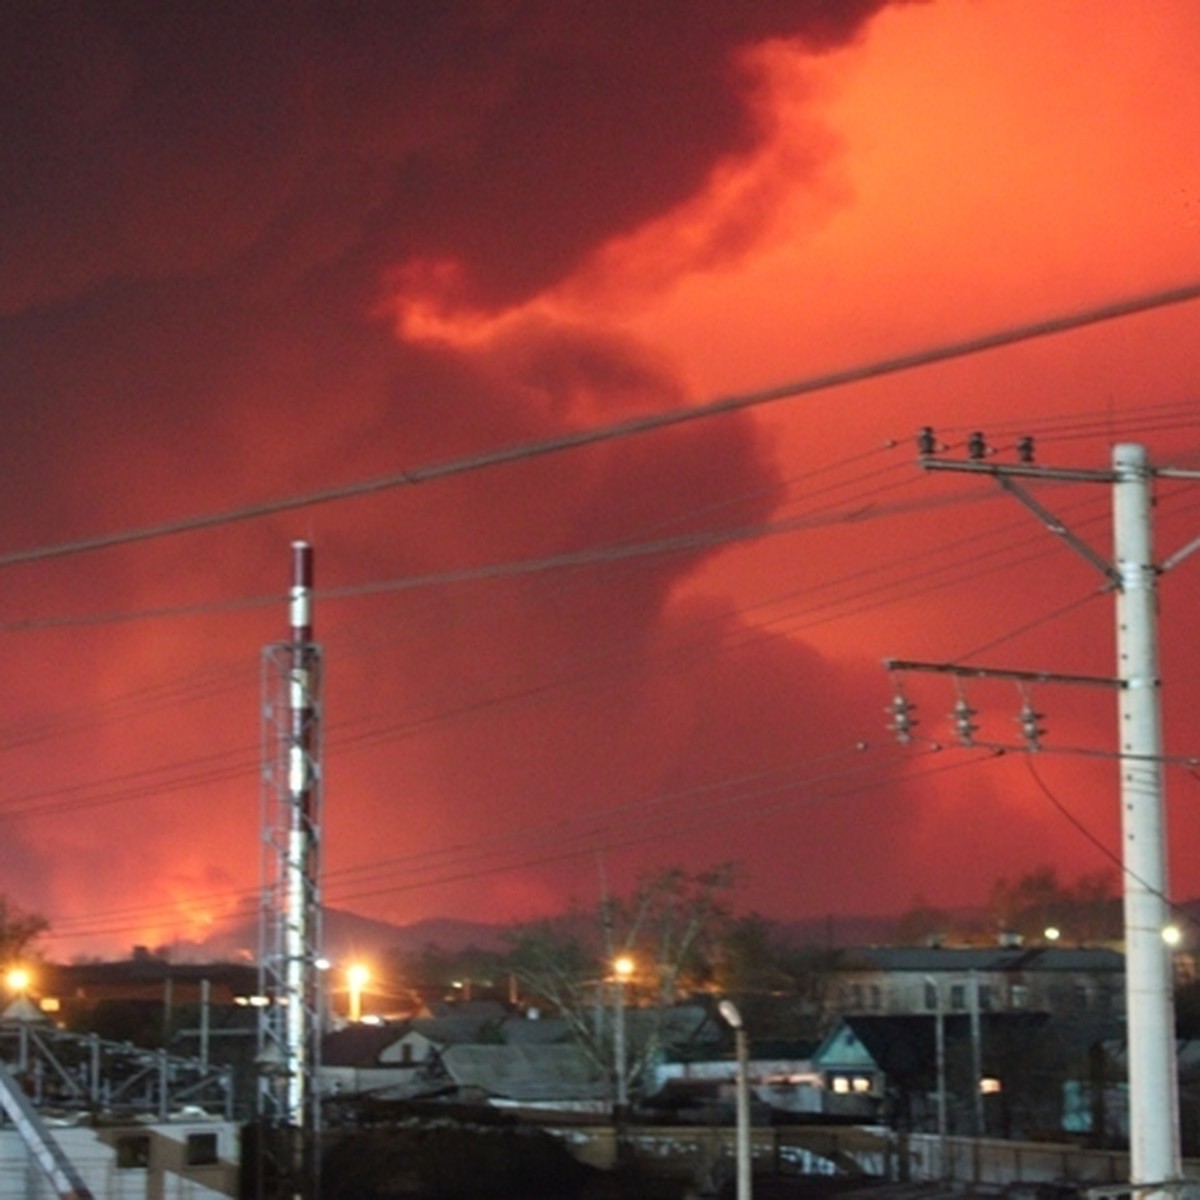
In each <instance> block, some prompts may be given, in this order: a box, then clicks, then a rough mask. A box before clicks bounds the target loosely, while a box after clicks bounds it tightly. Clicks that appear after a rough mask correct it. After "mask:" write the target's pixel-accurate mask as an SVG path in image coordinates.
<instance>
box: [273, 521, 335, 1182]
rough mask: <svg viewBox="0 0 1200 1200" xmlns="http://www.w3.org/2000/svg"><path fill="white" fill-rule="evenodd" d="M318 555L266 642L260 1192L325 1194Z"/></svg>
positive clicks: (296, 565) (298, 573)
mask: <svg viewBox="0 0 1200 1200" xmlns="http://www.w3.org/2000/svg"><path fill="white" fill-rule="evenodd" d="M312 589H313V552H312V547H311V546H310V545H309V544H308V543H307V542H293V543H292V585H291V593H290V599H289V610H288V617H289V628H290V637H289V639H288V640H287V641H286V642H278V643H273V644H270V645H267V646H265V647H264V648H263V657H262V877H263V897H262V911H261V920H260V929H259V971H260V979H261V988H260V991H261V993H262V999H263V1007H262V1009H261V1016H260V1021H259V1030H258V1038H259V1043H258V1061H259V1066H260V1082H259V1116H260V1125H261V1134H262V1136H261V1141H260V1163H261V1164H262V1165H261V1169H260V1171H259V1180H260V1187H259V1193H260V1195H263V1196H278V1197H282V1196H289V1197H301V1196H302V1197H305V1198H306V1200H315V1197H316V1196H317V1192H318V1186H317V1179H318V1172H317V1165H318V1153H317V1147H318V1138H319V1134H320V1108H319V1102H318V1097H317V1092H316V1073H317V1067H318V1065H319V1063H320V1041H321V1025H322V1022H321V1010H322V1002H321V983H320V965H321V897H320V874H319V869H318V868H319V863H320V841H321V755H320V742H321V739H320V731H321V704H320V695H321V650H320V647H319V646H317V645H316V643H314V642H313V640H312V634H313V622H312Z"/></svg>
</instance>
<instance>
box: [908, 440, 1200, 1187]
mask: <svg viewBox="0 0 1200 1200" xmlns="http://www.w3.org/2000/svg"><path fill="white" fill-rule="evenodd" d="M917 444H918V449H919V452H920V461H921V465H922V466H923V467H925V468H926V469H928V470H945V471H968V472H973V473H976V474H987V475H991V476H993V477H994V478H995V479H996V481H997V482H998V483H999V484H1000V485H1001V486H1002V487H1003V488H1004V489H1005V490H1006V491H1008V492H1009V493H1010V494H1011V495H1013V496H1015V497H1016V498H1017V499H1018V500H1020V501H1021V502H1022V503H1023V504H1024V505H1025V506H1026V507H1027V508H1029V509H1030V510H1031V511H1032V512H1033V513H1034V514H1035V515H1036V516H1037V517H1038V518H1039V519H1040V520H1041V521H1043V523H1044V524H1045V525H1046V527H1047V528H1048V529H1050V531H1051V532H1052V533H1055V534H1057V535H1058V536H1059V537H1061V538H1063V540H1064V541H1065V542H1066V543H1067V544H1068V545H1069V546H1070V547H1071V549H1073V550H1075V551H1076V552H1077V553H1078V554H1080V555H1081V556H1082V557H1083V558H1085V559H1086V560H1087V561H1088V562H1089V563H1091V564H1092V566H1094V567H1096V568H1097V569H1098V570H1099V571H1100V572H1101V573H1102V574H1103V575H1104V576H1105V577H1106V579H1108V580H1109V582H1110V584H1111V586H1112V587H1113V590H1114V591H1115V592H1116V641H1117V676H1116V678H1114V679H1103V678H1097V677H1090V676H1078V675H1057V674H1053V673H1050V672H1030V671H1012V670H995V669H991V668H986V667H967V666H962V665H957V664H949V663H914V662H903V661H901V660H897V659H889V660H886V662H885V666H887V667H888V669H889V670H892V671H903V670H921V671H935V672H941V673H943V674H951V675H955V676H959V677H969V676H973V677H977V678H987V677H990V678H1004V679H1013V680H1015V681H1017V682H1018V683H1021V684H1028V683H1034V682H1037V683H1043V682H1058V683H1072V684H1098V685H1102V686H1109V687H1113V688H1115V689H1116V691H1117V696H1118V725H1119V737H1120V753H1119V760H1120V769H1121V838H1122V868H1123V874H1124V886H1123V893H1124V921H1125V991H1126V1020H1127V1025H1128V1045H1129V1109H1130V1183H1131V1185H1132V1190H1134V1191H1135V1192H1136V1193H1138V1195H1139V1196H1140V1197H1143V1198H1144V1197H1147V1196H1154V1197H1158V1196H1164V1197H1165V1196H1166V1195H1168V1194H1169V1193H1170V1192H1171V1191H1172V1190H1173V1189H1177V1187H1178V1185H1179V1183H1180V1180H1181V1179H1182V1164H1181V1160H1180V1143H1179V1098H1178V1080H1177V1066H1176V1061H1175V1034H1174V1028H1175V1016H1174V995H1173V992H1172V978H1171V957H1170V948H1169V946H1168V945H1167V943H1166V941H1165V940H1164V931H1165V930H1166V928H1167V926H1168V923H1169V922H1168V908H1169V906H1168V901H1167V870H1166V862H1167V850H1166V822H1165V816H1164V813H1165V797H1164V787H1163V773H1162V763H1163V749H1162V718H1161V683H1160V679H1159V673H1158V632H1157V594H1156V587H1157V579H1158V575H1159V574H1160V573H1161V572H1165V571H1166V570H1168V569H1170V568H1171V567H1173V566H1175V565H1176V564H1177V563H1179V562H1181V561H1182V560H1183V559H1184V558H1186V557H1188V556H1189V555H1190V554H1192V553H1194V552H1195V551H1196V550H1197V549H1200V538H1197V539H1195V540H1193V541H1192V542H1190V543H1189V544H1188V545H1186V546H1185V547H1183V549H1181V550H1180V551H1178V552H1177V553H1176V554H1174V555H1173V556H1171V558H1169V559H1167V560H1166V561H1165V562H1164V563H1163V564H1162V566H1161V567H1159V566H1156V565H1155V563H1154V558H1153V538H1152V522H1151V509H1152V496H1151V482H1152V480H1153V478H1154V477H1155V476H1162V477H1171V478H1183V479H1200V472H1197V471H1187V470H1182V469H1176V468H1157V469H1155V468H1152V467H1151V466H1150V465H1149V462H1148V458H1147V454H1146V449H1145V447H1144V446H1141V445H1137V444H1132V443H1123V444H1120V445H1117V446H1115V447H1114V448H1113V453H1112V469H1111V470H1108V471H1087V470H1073V469H1066V468H1046V467H1039V466H1036V465H1034V462H1033V441H1032V439H1031V438H1022V439H1020V441H1019V442H1018V445H1017V450H1018V462H1016V463H1010V464H1001V463H994V462H991V461H989V457H990V455H991V454H992V451H991V449H990V448H989V447H988V446H987V445H986V442H985V440H984V437H983V435H982V434H981V433H975V434H972V435H971V437H970V438H969V439H968V442H967V451H968V458H967V460H966V461H952V460H948V459H941V458H936V457H934V455H935V454H936V452H937V449H938V447H937V443H936V439H935V438H934V435H933V431H932V430H931V429H928V428H927V429H924V430H922V432H921V433H920V434H919V435H918V439H917ZM1022 477H1023V478H1033V479H1056V480H1066V481H1071V482H1093V483H1095V482H1101V483H1109V484H1111V485H1112V488H1113V546H1114V549H1113V562H1112V563H1109V562H1108V561H1107V560H1105V559H1104V558H1103V557H1102V556H1101V555H1099V554H1097V553H1096V552H1095V551H1094V550H1092V548H1091V547H1090V546H1088V545H1087V544H1086V543H1085V542H1083V541H1082V540H1081V539H1080V538H1078V537H1077V536H1076V535H1075V534H1073V533H1072V532H1071V531H1070V530H1069V529H1068V528H1067V527H1066V525H1065V524H1064V523H1063V522H1062V521H1060V520H1059V519H1058V518H1056V517H1055V516H1054V515H1053V514H1052V513H1050V512H1049V511H1048V510H1047V509H1045V508H1044V507H1043V506H1042V505H1041V504H1040V503H1039V502H1038V501H1037V500H1035V499H1034V498H1033V497H1032V496H1031V495H1029V494H1028V493H1027V492H1026V491H1024V489H1023V488H1021V487H1020V486H1019V485H1018V484H1017V482H1016V480H1017V479H1019V478H1022ZM959 706H960V709H961V711H959V709H956V713H957V714H958V715H957V717H956V720H957V721H958V723H959V732H960V735H961V736H962V737H963V740H964V741H967V742H968V743H969V744H974V745H981V744H986V743H980V742H978V741H975V740H974V738H975V732H976V728H977V727H976V726H975V725H974V723H973V722H972V720H971V718H972V716H973V715H974V714H973V711H972V710H971V709H970V708H969V706H968V705H967V704H966V702H965V700H962V699H961V698H960V702H959ZM910 708H911V706H910V705H909V704H908V703H907V702H906V701H905V700H904V698H903V696H902V695H899V694H898V695H897V697H896V699H895V700H894V702H893V705H892V713H893V717H894V721H893V728H894V729H895V730H896V732H897V734H898V735H899V736H900V737H901V738H902V739H903V740H907V738H908V736H909V728H910V725H911V723H912V722H911V717H910V715H909V709H910ZM1040 716H1041V714H1039V713H1035V712H1033V710H1032V707H1031V706H1030V705H1029V704H1028V702H1027V703H1026V705H1025V708H1024V709H1023V710H1022V714H1021V721H1022V724H1023V726H1024V728H1025V735H1026V748H1027V749H1029V750H1036V749H1038V748H1039V745H1040V738H1041V736H1042V734H1043V732H1044V731H1042V730H1041V729H1039V728H1038V727H1037V722H1038V720H1039V719H1040Z"/></svg>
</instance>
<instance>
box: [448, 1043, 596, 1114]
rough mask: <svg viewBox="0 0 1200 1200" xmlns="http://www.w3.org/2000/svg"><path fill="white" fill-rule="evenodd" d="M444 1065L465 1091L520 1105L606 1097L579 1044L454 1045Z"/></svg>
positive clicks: (592, 1066) (591, 1065)
mask: <svg viewBox="0 0 1200 1200" xmlns="http://www.w3.org/2000/svg"><path fill="white" fill-rule="evenodd" d="M442 1065H443V1067H444V1068H445V1070H446V1073H447V1074H448V1075H449V1076H450V1078H451V1079H452V1080H453V1081H454V1082H455V1083H456V1084H458V1085H459V1086H460V1087H474V1088H479V1089H480V1090H481V1091H483V1092H486V1093H487V1094H488V1095H489V1096H494V1097H497V1098H503V1099H508V1100H518V1101H521V1100H523V1101H530V1102H532V1101H546V1100H594V1099H599V1098H601V1097H602V1096H604V1095H605V1094H606V1089H605V1083H604V1081H603V1079H601V1077H600V1073H599V1071H598V1070H597V1069H596V1067H595V1066H594V1065H593V1064H592V1063H591V1062H590V1061H589V1060H588V1059H587V1057H586V1056H585V1055H584V1053H583V1052H582V1051H581V1050H580V1049H579V1047H578V1046H571V1045H555V1046H451V1047H449V1048H448V1049H447V1050H446V1051H445V1053H444V1054H443V1055H442Z"/></svg>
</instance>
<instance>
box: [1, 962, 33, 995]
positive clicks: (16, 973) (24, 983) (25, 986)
mask: <svg viewBox="0 0 1200 1200" xmlns="http://www.w3.org/2000/svg"><path fill="white" fill-rule="evenodd" d="M4 982H5V985H6V986H7V987H8V990H9V991H10V992H12V993H13V994H14V995H17V996H23V995H25V993H26V992H27V991H29V985H30V984H31V983H32V982H33V977H32V976H31V975H30V974H29V972H28V970H26V968H24V967H11V968H9V970H8V972H7V974H6V975H5V976H4Z"/></svg>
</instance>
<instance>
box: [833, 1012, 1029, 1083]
mask: <svg viewBox="0 0 1200 1200" xmlns="http://www.w3.org/2000/svg"><path fill="white" fill-rule="evenodd" d="M944 1021H945V1026H944V1028H945V1037H946V1042H947V1044H948V1045H953V1044H955V1043H959V1042H964V1041H966V1040H968V1039H969V1038H970V1037H971V1021H970V1017H969V1016H968V1015H967V1014H966V1013H953V1014H948V1015H947V1016H946V1017H945V1018H944ZM1050 1022H1051V1018H1050V1017H1049V1016H1048V1015H1047V1014H1046V1013H1037V1012H1022V1013H982V1014H980V1031H981V1037H982V1040H983V1042H984V1045H985V1046H986V1045H987V1044H988V1042H989V1041H990V1042H991V1043H992V1044H995V1043H996V1041H997V1040H998V1039H1000V1038H1011V1037H1014V1036H1029V1037H1032V1036H1034V1035H1036V1034H1037V1033H1038V1032H1039V1031H1040V1030H1041V1029H1043V1028H1044V1027H1045V1026H1047V1025H1048V1024H1050ZM859 1048H861V1050H863V1051H865V1052H866V1054H867V1055H869V1057H870V1060H871V1062H873V1063H874V1064H875V1066H876V1067H877V1068H878V1069H879V1070H881V1071H882V1072H883V1073H884V1074H885V1075H888V1076H890V1077H892V1078H894V1079H897V1080H904V1079H912V1078H914V1077H917V1076H922V1075H927V1074H928V1073H929V1072H930V1071H932V1070H933V1067H934V1064H935V1061H936V1056H937V1018H936V1016H934V1015H933V1014H924V1013H916V1014H904V1015H899V1016H862V1017H843V1018H842V1019H841V1020H840V1021H839V1022H838V1023H837V1024H836V1025H835V1026H834V1027H833V1029H831V1030H830V1031H829V1033H828V1034H827V1035H826V1037H825V1040H824V1041H822V1043H821V1044H820V1046H818V1047H817V1049H816V1051H815V1052H814V1053H813V1056H812V1063H813V1066H814V1067H817V1068H821V1069H836V1068H837V1067H839V1066H841V1065H857V1063H856V1062H855V1060H854V1052H855V1051H856V1050H857V1049H859Z"/></svg>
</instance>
